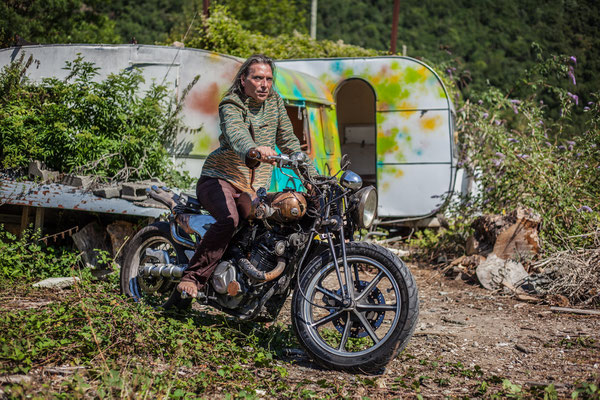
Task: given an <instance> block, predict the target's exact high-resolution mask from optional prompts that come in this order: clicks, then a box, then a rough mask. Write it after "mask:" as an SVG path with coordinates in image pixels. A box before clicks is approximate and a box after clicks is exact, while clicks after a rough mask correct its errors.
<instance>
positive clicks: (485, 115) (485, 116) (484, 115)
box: [482, 113, 490, 118]
mask: <svg viewBox="0 0 600 400" xmlns="http://www.w3.org/2000/svg"><path fill="white" fill-rule="evenodd" d="M489 115H490V114H488V113H483V115H482V117H483V118H487V117H488V116H489Z"/></svg>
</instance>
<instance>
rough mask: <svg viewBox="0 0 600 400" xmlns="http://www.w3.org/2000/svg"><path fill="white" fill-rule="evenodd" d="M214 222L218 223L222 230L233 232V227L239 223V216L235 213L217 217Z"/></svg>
mask: <svg viewBox="0 0 600 400" xmlns="http://www.w3.org/2000/svg"><path fill="white" fill-rule="evenodd" d="M215 224H216V225H218V226H219V227H220V228H221V229H222V230H223V231H226V232H230V233H231V234H233V232H234V231H235V229H236V228H237V227H238V225H239V224H240V218H239V216H237V215H230V216H228V217H225V218H221V219H218V220H217V222H216V223H215Z"/></svg>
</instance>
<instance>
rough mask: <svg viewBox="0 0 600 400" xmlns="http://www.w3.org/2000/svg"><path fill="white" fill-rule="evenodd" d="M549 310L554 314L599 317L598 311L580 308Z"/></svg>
mask: <svg viewBox="0 0 600 400" xmlns="http://www.w3.org/2000/svg"><path fill="white" fill-rule="evenodd" d="M550 310H552V311H556V312H565V313H573V314H585V315H600V310H583V309H580V308H569V307H550Z"/></svg>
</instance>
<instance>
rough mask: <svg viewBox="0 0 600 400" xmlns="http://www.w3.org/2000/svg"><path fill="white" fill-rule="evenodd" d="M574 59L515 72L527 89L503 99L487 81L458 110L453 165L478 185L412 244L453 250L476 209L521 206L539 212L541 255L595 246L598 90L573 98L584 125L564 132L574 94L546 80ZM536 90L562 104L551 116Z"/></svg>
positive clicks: (599, 183) (599, 203)
mask: <svg viewBox="0 0 600 400" xmlns="http://www.w3.org/2000/svg"><path fill="white" fill-rule="evenodd" d="M574 62H575V61H574V60H572V59H570V58H569V57H567V56H562V57H551V58H549V59H542V60H540V62H539V64H538V65H536V66H535V68H533V69H532V70H529V71H526V72H525V73H524V76H523V77H521V78H520V80H522V81H523V82H526V83H527V84H526V85H524V88H526V89H527V90H528V95H527V96H525V97H522V98H519V99H517V98H509V97H507V96H506V95H504V94H503V93H502V92H501V91H500V90H498V89H496V88H492V89H490V90H488V91H486V92H483V93H481V94H479V96H478V97H480V98H479V99H478V100H476V101H474V102H470V101H467V102H466V103H465V104H464V106H463V107H461V108H460V109H459V110H458V111H457V113H458V124H459V130H460V137H459V148H460V153H461V154H460V161H459V165H461V166H463V167H464V168H466V169H467V170H468V171H469V172H470V173H471V174H472V175H473V176H474V177H475V178H476V182H477V185H478V187H479V191H478V192H477V193H476V194H475V195H474V196H471V197H468V198H466V199H464V201H463V202H462V203H460V204H458V205H457V206H456V209H455V210H454V214H453V215H454V217H455V219H454V220H453V221H451V226H450V227H449V229H446V230H442V231H440V232H431V231H427V232H422V233H420V234H419V235H417V240H416V241H414V242H413V244H418V245H420V246H421V247H422V248H425V249H434V251H435V252H436V253H438V254H439V253H440V252H446V251H447V252H450V253H454V254H456V253H457V250H458V249H459V246H460V244H461V243H462V244H464V243H465V241H466V238H467V236H468V235H469V234H470V229H469V226H470V221H472V219H473V218H474V216H477V215H480V214H481V213H490V214H504V213H508V212H511V211H513V210H515V209H516V208H517V207H518V206H525V207H528V208H530V209H532V210H533V211H534V212H536V213H538V214H539V215H540V216H541V218H542V226H541V230H540V236H541V238H542V246H543V251H544V254H546V255H549V254H552V253H554V252H556V251H560V250H576V249H581V248H587V249H591V248H595V247H596V246H597V243H598V240H599V239H600V230H599V228H598V227H599V226H600V104H599V102H600V92H596V93H593V94H591V98H592V100H593V101H591V102H589V103H587V104H586V105H581V104H579V105H580V106H582V108H583V110H584V111H583V116H584V118H585V119H584V121H583V123H584V127H585V129H584V130H583V131H581V132H579V133H576V134H571V135H568V136H565V131H567V129H569V127H570V126H571V118H572V112H573V109H574V108H575V107H576V106H577V103H578V102H580V100H579V98H578V97H577V96H576V95H574V94H572V93H570V92H568V91H566V90H565V89H562V88H560V87H558V86H554V85H552V83H551V82H553V81H556V78H557V77H559V78H561V77H562V78H565V77H567V76H568V74H569V72H570V69H569V68H568V65H569V64H572V63H574ZM542 88H543V91H540V90H542ZM540 93H550V94H552V95H553V96H554V97H555V100H556V102H557V103H559V104H560V110H561V111H560V115H559V116H558V117H557V118H556V119H554V118H549V117H548V109H547V108H548V107H547V106H546V105H545V103H544V101H542V100H540ZM463 250H464V248H463ZM458 253H460V250H459V251H458ZM428 255H430V254H428ZM429 259H431V258H429Z"/></svg>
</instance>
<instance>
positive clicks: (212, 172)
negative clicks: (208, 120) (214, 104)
mask: <svg viewBox="0 0 600 400" xmlns="http://www.w3.org/2000/svg"><path fill="white" fill-rule="evenodd" d="M219 119H220V124H221V135H220V136H219V143H220V147H219V148H218V149H216V150H215V151H213V152H212V153H210V154H209V155H208V157H207V159H206V161H205V163H204V167H203V168H202V176H208V177H212V178H220V179H223V180H226V181H227V182H229V183H231V184H232V185H233V186H235V187H236V188H238V189H239V190H241V191H244V192H254V191H256V190H258V189H259V188H261V187H264V188H266V189H269V186H270V183H271V175H272V172H273V166H272V165H271V164H268V163H260V164H259V165H258V166H257V167H256V168H249V167H248V166H247V165H246V162H245V160H246V154H247V153H248V151H249V150H250V149H252V148H253V147H258V146H269V147H271V148H273V149H274V148H275V145H277V147H279V149H280V150H281V151H282V152H283V153H287V154H292V153H294V152H297V151H300V142H299V141H298V138H297V137H296V136H295V135H294V132H293V129H292V124H291V122H290V119H289V117H288V115H287V112H286V110H285V106H284V104H283V100H282V99H281V97H280V96H279V95H278V94H277V93H275V92H273V94H272V95H271V96H269V98H267V100H265V101H264V102H262V103H259V102H257V101H255V100H254V99H253V98H251V97H248V96H246V95H241V96H239V95H237V94H235V93H233V94H229V95H227V96H225V97H224V98H223V100H222V101H221V103H220V104H219Z"/></svg>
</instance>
